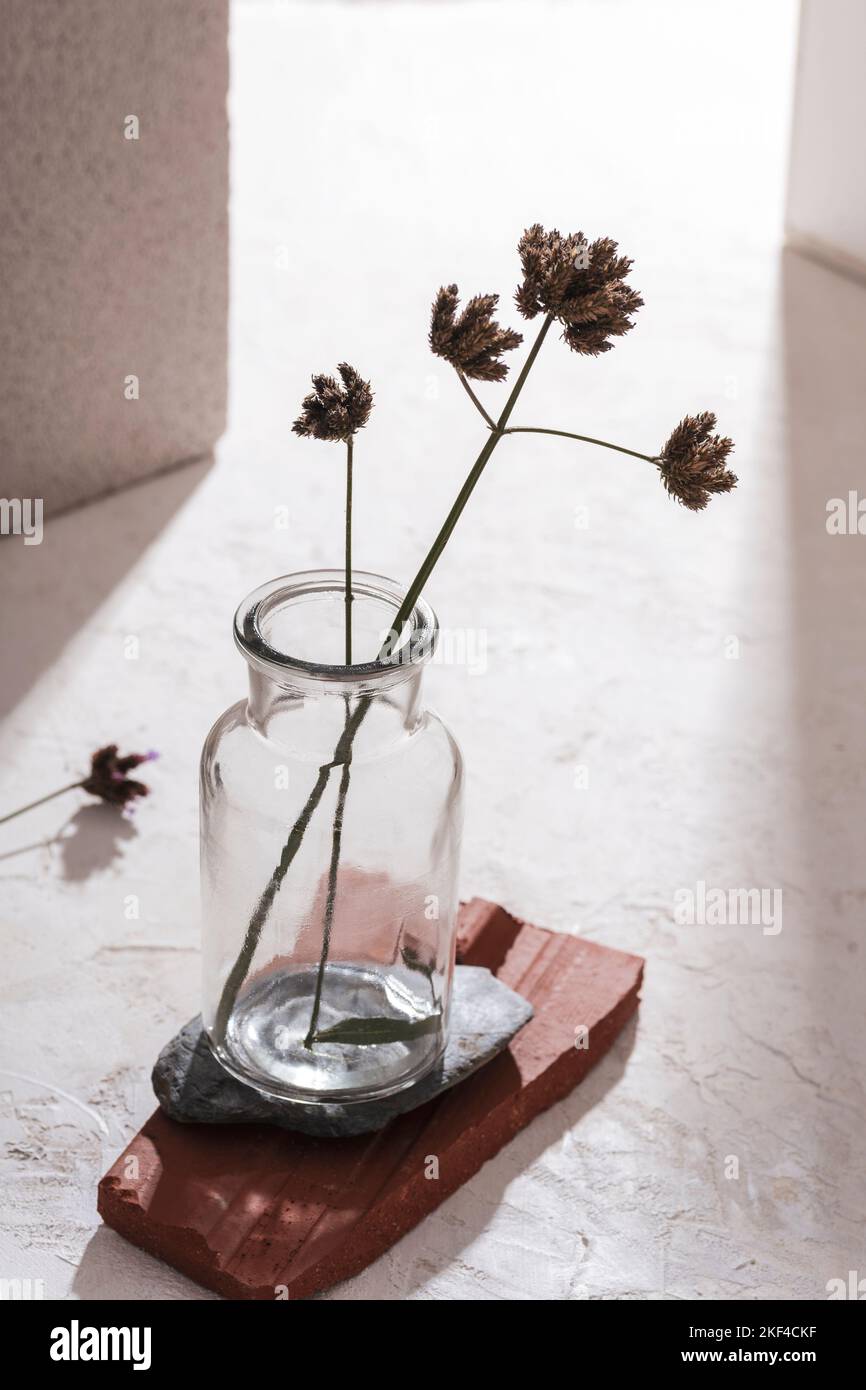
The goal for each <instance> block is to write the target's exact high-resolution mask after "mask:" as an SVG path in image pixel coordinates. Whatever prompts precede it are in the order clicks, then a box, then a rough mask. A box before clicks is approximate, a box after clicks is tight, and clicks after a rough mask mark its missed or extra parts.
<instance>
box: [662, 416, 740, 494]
mask: <svg viewBox="0 0 866 1390" xmlns="http://www.w3.org/2000/svg"><path fill="white" fill-rule="evenodd" d="M715 425H716V417H715V415H714V414H713V413H712V411H711V410H703V411H701V413H700V415H686V417H685V418H684V419H683V420H681V421H680V423H679V424H678V425H677V427H676V429H675V430H674V431H673V433H672V434H671V436H670V438H669V439H668V441H667V443H666V444H665V446H664V448H663V449H662V451H661V453H660V454H659V456H658V458H657V459H656V460H655V462H656V467H657V468H658V470H659V472H660V473H661V475H662V482H663V483H664V485H665V487H666V488H667V490H668V492H669V493H670V494H671V496H672V497H676V498H677V500H678V501H680V502H682V504H683V506H684V507H688V508H689V509H690V510H691V511H693V512H700V511H703V509H704V507H705V506H706V505H707V503H708V501H709V500H710V497H711V495H712V494H713V493H716V492H730V491H731V489H732V488H735V487H736V486H737V476H736V474H735V473H730V472H729V471H728V470H727V469H726V468H725V460H726V459H727V457H728V454H729V453H730V452H731V450H732V449H733V447H734V443H733V440H731V439H728V438H727V436H726V435H720V434H712V430H713V429H715Z"/></svg>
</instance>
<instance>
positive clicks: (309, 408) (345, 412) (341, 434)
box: [292, 362, 373, 443]
mask: <svg viewBox="0 0 866 1390" xmlns="http://www.w3.org/2000/svg"><path fill="white" fill-rule="evenodd" d="M337 371H338V372H339V373H340V377H341V379H342V382H343V385H342V386H340V385H339V384H338V383H337V382H336V381H335V380H334V378H333V377H332V376H325V375H324V374H320V375H318V376H314V377H313V390H312V391H311V392H310V394H309V395H308V396H305V397H304V399H303V400H302V402H301V413H300V415H299V416H298V418H297V420H296V421H295V423H294V424H293V425H292V429H293V430H294V432H295V434H299V435H301V436H303V437H305V438H312V439H330V440H334V441H338V440H342V441H344V442H346V443H348V441H349V440H350V439H351V438H352V436H353V435H354V434H357V432H358V430H361V429H363V428H364V426H365V425H366V423H367V421H368V420H369V418H370V411H371V410H372V408H373V392H372V391H371V389H370V383H369V381H364V380H363V378H362V377H361V376H360V375H359V374H358V372H356V371H355V368H354V367H350V366H349V364H348V362H341V363H340V365H339V366H338V368H337Z"/></svg>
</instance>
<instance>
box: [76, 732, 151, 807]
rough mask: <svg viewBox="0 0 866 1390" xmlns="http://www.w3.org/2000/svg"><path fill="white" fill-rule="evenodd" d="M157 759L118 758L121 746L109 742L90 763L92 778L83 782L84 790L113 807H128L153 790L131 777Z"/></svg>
mask: <svg viewBox="0 0 866 1390" xmlns="http://www.w3.org/2000/svg"><path fill="white" fill-rule="evenodd" d="M155 757H156V754H155V753H153V752H151V753H127V754H125V756H124V757H122V758H121V757H119V756H118V751H117V744H116V743H109V744H108V745H107V747H105V748H100V749H98V750H97V752H95V753H94V754H93V757H92V758H91V760H90V776H89V777H86V778H85V780H84V781H83V782H82V783H81V786H82V787H83V789H84V791H86V792H89V793H90V795H91V796H98V797H99V798H100V800H101V801H107V802H108V803H109V804H110V805H112V806H128V805H129V803H130V802H131V801H134V800H135V799H136V797H139V796H147V795H148V793H149V791H150V788H149V787H146V786H145V784H144V782H138V781H136V780H135V778H133V777H129V776H128V775H127V774H128V773H130V772H132V771H133V770H134V769H135V768H137V767H140V766H141V764H142V763H149V762H151V761H152V760H153V759H154V758H155Z"/></svg>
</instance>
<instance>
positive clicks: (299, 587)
mask: <svg viewBox="0 0 866 1390" xmlns="http://www.w3.org/2000/svg"><path fill="white" fill-rule="evenodd" d="M345 591H346V574H345V570H342V569H321V570H299V571H297V572H296V573H293V574H284V575H281V576H279V577H278V578H276V579H270V580H268V582H267V583H266V584H261V585H259V587H258V588H257V589H253V591H252V593H249V594H247V596H246V598H245V599H244V600H243V602H242V603H241V604H240V605H239V606H238V609H237V612H236V613H235V617H234V639H235V644H236V646H237V647H238V650H239V651H240V652H241V655H242V656H243V657H244V658H245V659H246V660H247V661H248V662H249V664H250V665H251V666H253V667H254V668H255V669H256V670H259V671H261V672H263V673H264V674H265V675H267V676H269V677H270V678H271V679H272V680H276V681H280V680H283V681H285V680H287V679H288V680H290V681H292V682H293V683H294V682H295V681H298V680H306V681H315V682H320V683H323V684H328V685H332V686H337V687H342V688H344V689H345V688H347V687H352V688H354V687H357V686H358V685H363V686H365V687H367V686H369V687H370V688H371V689H373V688H375V689H383V688H385V687H390V686H392V685H396V684H398V683H400V682H401V681H404V680H407V679H408V677H409V676H411V675H413V674H414V673H415V672H416V671H418V670H419V669H420V668H421V667H422V666H424V665H425V664H426V662H427V661H429V659H430V657H431V656H432V655H433V652H434V650H435V648H436V644H437V642H438V638H439V620H438V618H437V617H436V614H435V613H434V611H433V609H432V608H431V607H430V605H429V603H427V602H426V600H425V599H423V598H418V599H417V600H416V603H415V606H414V608H413V609H412V612H411V615H410V617H409V618H408V619H407V620H406V623H405V624H404V628H403V634H401V636H402V640H401V641H399V643H398V645H397V646H396V647H395V649H394V653H393V655H392V656H391V657H390V658H389V659H387V660H385V661H380V660H378V658H377V659H376V660H375V661H366V662H362V663H359V664H358V665H352V666H345V665H335V664H331V663H327V662H318V661H307V660H305V659H304V658H302V657H295V656H292V655H291V654H290V653H288V652H283V651H280V650H279V649H278V648H276V647H274V646H273V645H272V644H271V643H270V642H269V641H268V639H267V638H266V637H265V635H264V633H263V631H262V624H263V623H264V622H265V620H266V619H267V617H268V616H269V614H270V613H271V612H272V611H273V609H274V608H275V607H276V605H277V601H278V600H279V599H284V600H288V599H297V598H304V597H305V596H307V595H311V594H327V593H339V594H341V595H345ZM352 593H353V595H361V596H363V597H365V598H373V599H378V600H380V601H381V602H384V603H387V604H390V605H391V606H393V609H394V613H395V615H396V613H397V612H398V611H399V608H400V605H401V603H402V602H403V599H404V597H405V592H404V590H403V589H401V588H400V586H399V584H397V583H396V581H395V580H393V579H389V578H388V577H387V575H384V574H374V573H372V572H371V571H369V570H353V571H352Z"/></svg>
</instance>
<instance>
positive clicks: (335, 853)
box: [304, 695, 352, 1051]
mask: <svg viewBox="0 0 866 1390" xmlns="http://www.w3.org/2000/svg"><path fill="white" fill-rule="evenodd" d="M350 718H351V713H350V705H349V697H348V695H347V696H346V722H345V724H344V726H343V733H344V735H345V732H346V730H347V729H348V727H349V721H350ZM351 768H352V748H351V744H350V745H349V748H348V749H347V751H346V761H345V762H344V763H343V771H342V774H341V776H340V789H339V791H338V793H337V809H336V811H335V812H334V825H333V829H332V831H331V862H330V864H329V866H328V891H327V897H326V899H325V918H324V923H323V926H322V950H321V953H320V955H319V969H318V972H317V974H316V991H315V994H314V996H313V1008H312V1012H311V1014H310V1026H309V1028H308V1029H307V1036H306V1037H305V1038H304V1047H305V1048H307V1050H308V1051H312V1048H313V1042H314V1040H315V1036H316V1030H317V1028H318V1026H319V1009H320V1008H321V1004H322V988H323V986H324V983H325V966H326V965H327V963H328V956H329V954H330V950H331V928H332V927H333V925H334V907H335V904H336V901H337V873H338V871H339V867H340V846H341V844H342V840H343V816H344V814H345V810H346V796H347V794H348V791H349V778H350V776H351Z"/></svg>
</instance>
